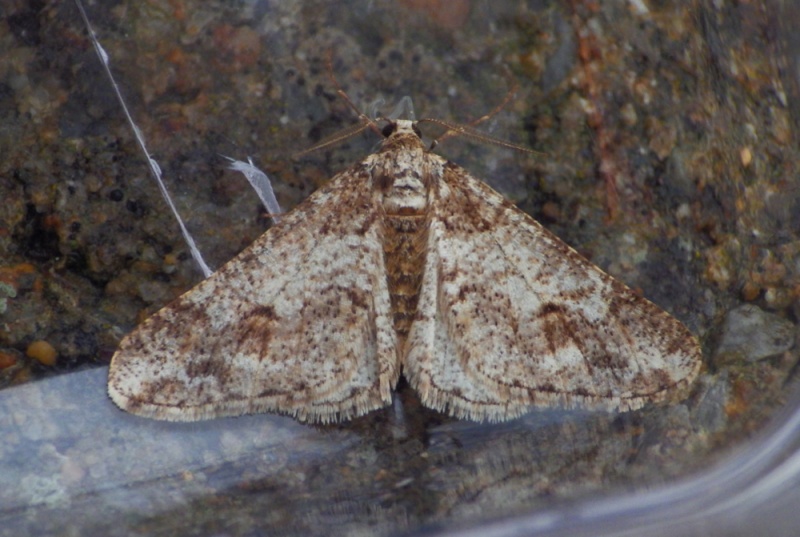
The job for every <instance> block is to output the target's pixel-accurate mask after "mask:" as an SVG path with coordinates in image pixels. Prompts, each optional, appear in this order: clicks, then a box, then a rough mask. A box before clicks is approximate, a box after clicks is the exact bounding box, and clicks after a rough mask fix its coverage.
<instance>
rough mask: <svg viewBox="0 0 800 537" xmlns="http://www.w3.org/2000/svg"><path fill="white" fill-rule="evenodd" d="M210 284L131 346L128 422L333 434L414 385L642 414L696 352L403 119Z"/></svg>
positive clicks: (480, 412)
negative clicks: (297, 426)
mask: <svg viewBox="0 0 800 537" xmlns="http://www.w3.org/2000/svg"><path fill="white" fill-rule="evenodd" d="M384 134H385V136H386V137H387V138H386V140H385V141H384V142H383V145H382V146H381V148H380V149H379V151H377V152H376V153H375V154H373V155H370V156H369V157H367V158H366V159H364V160H363V161H362V162H361V163H359V164H358V165H356V166H354V167H353V168H351V169H349V170H347V171H345V172H343V173H341V174H339V175H337V176H336V177H334V178H333V179H332V180H331V181H330V183H329V184H328V185H327V186H325V187H323V188H322V189H320V190H319V191H317V192H315V193H314V194H312V195H311V196H310V197H309V199H308V200H306V201H305V202H304V203H302V204H301V205H300V206H299V207H298V208H297V209H295V210H294V211H292V212H291V213H289V214H288V215H287V216H286V217H285V218H284V219H283V220H282V221H281V222H280V224H278V225H276V226H275V227H273V228H272V229H270V230H269V231H267V232H266V233H265V234H264V235H263V236H262V237H261V238H259V239H258V240H257V241H256V242H255V243H254V244H253V245H252V246H250V247H249V248H248V249H246V250H245V251H244V252H242V253H241V254H239V255H238V256H237V257H235V258H234V259H233V260H232V261H230V262H228V263H227V264H226V265H225V266H223V267H222V268H221V269H220V270H219V271H218V272H216V273H214V274H213V275H212V276H211V277H210V278H208V279H207V280H206V281H204V282H202V283H201V284H199V285H198V286H197V287H195V288H194V289H192V290H191V291H189V292H188V293H186V294H184V295H183V296H182V297H180V298H179V299H178V300H176V301H175V302H173V303H172V304H170V305H168V306H167V307H165V308H164V309H162V310H161V311H159V312H158V313H156V314H155V315H154V316H153V317H151V318H150V319H148V320H147V321H145V323H143V324H142V325H141V326H139V327H138V328H137V329H136V330H135V331H134V332H132V333H131V334H129V335H128V336H127V337H126V338H124V339H123V341H122V343H121V344H120V347H119V350H118V351H117V353H116V354H115V355H114V357H113V358H112V362H111V367H110V369H109V381H108V391H109V394H110V396H111V398H112V399H113V400H114V402H115V403H116V404H117V405H118V406H120V407H121V408H123V409H125V410H128V411H130V412H133V413H135V414H139V415H143V416H147V417H153V418H158V419H167V420H180V421H191V420H198V419H205V418H212V417H219V416H229V415H239V414H246V413H255V412H270V411H274V412H279V413H284V414H289V415H291V416H294V417H296V418H298V419H299V420H301V421H311V422H323V423H326V422H335V421H341V420H345V419H348V418H352V417H355V416H360V415H363V414H365V413H367V412H369V411H371V410H374V409H377V408H380V407H383V406H386V405H387V404H389V402H390V401H391V390H392V389H393V388H394V386H395V385H396V383H397V381H398V379H399V376H400V374H401V372H402V374H403V375H404V376H405V377H406V378H407V379H408V381H409V383H410V385H411V386H412V387H413V388H414V389H416V390H417V392H418V393H419V395H420V398H421V400H422V402H423V404H425V405H426V406H428V407H430V408H434V409H437V410H440V411H443V412H446V413H448V414H450V415H453V416H456V417H460V418H468V419H474V420H488V421H500V420H506V419H511V418H514V417H516V416H519V415H520V414H522V413H524V412H526V411H528V410H529V409H531V408H533V407H542V406H561V407H582V408H589V409H602V410H621V411H625V410H631V409H636V408H639V407H641V406H642V405H644V404H645V403H648V402H662V401H665V400H669V399H674V398H677V397H679V396H681V395H682V394H683V393H684V392H685V388H686V387H687V386H689V384H690V383H691V382H692V381H693V380H694V378H695V377H696V376H697V374H698V372H699V370H700V367H701V363H702V356H701V353H700V348H699V345H698V343H697V340H696V339H695V338H694V337H693V336H692V334H691V333H690V332H689V331H688V330H687V329H686V328H685V327H684V326H683V325H682V324H681V323H680V322H679V321H677V320H676V319H674V318H673V317H671V316H670V315H668V314H667V313H665V312H663V311H662V310H660V309H659V308H658V307H656V306H655V305H653V304H652V303H650V302H648V301H647V300H646V299H644V298H642V297H640V296H639V295H637V294H635V293H634V292H633V291H631V290H630V289H629V288H627V287H626V286H625V285H623V284H621V283H619V282H618V281H616V280H614V279H613V278H612V277H610V276H609V275H607V274H605V273H604V272H603V271H601V270H600V269H599V268H597V267H595V266H594V265H592V264H591V263H589V262H588V261H586V260H585V259H584V258H583V257H581V256H580V255H579V254H578V253H577V252H575V251H574V250H573V249H572V248H570V247H569V246H567V245H566V244H564V243H563V242H561V241H560V240H559V239H558V238H556V237H555V236H554V235H553V234H551V233H550V232H548V231H547V230H546V229H544V228H543V227H542V226H541V225H540V224H538V223H537V222H536V221H534V220H533V219H532V218H530V217H529V216H528V215H526V214H525V213H523V212H522V211H520V210H519V209H517V208H516V207H515V206H514V205H513V204H512V203H511V202H509V201H507V200H505V199H504V198H503V197H502V196H501V195H500V194H498V193H497V192H495V191H494V190H492V189H491V188H489V187H488V186H487V185H486V184H484V183H482V182H481V181H479V180H477V179H475V178H473V177H472V176H470V175H469V174H468V173H467V172H466V171H465V170H463V169H462V168H460V167H458V166H456V165H455V164H452V163H450V162H448V161H447V160H445V159H443V158H442V157H440V156H438V155H435V154H433V153H431V152H429V151H427V150H426V149H425V147H424V145H423V143H422V141H421V139H420V137H419V132H418V130H417V129H416V125H415V124H414V123H413V122H411V121H404V120H397V121H395V122H392V123H390V125H389V126H387V129H384Z"/></svg>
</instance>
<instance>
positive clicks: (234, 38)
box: [213, 24, 261, 71]
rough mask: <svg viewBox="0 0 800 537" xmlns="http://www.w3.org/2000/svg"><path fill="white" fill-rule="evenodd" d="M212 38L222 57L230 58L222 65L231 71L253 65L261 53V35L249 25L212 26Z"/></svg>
mask: <svg viewBox="0 0 800 537" xmlns="http://www.w3.org/2000/svg"><path fill="white" fill-rule="evenodd" d="M213 38H214V43H215V44H216V45H217V47H218V49H219V50H220V51H221V52H222V58H225V59H226V60H230V61H229V62H225V64H224V65H227V66H228V67H229V68H230V69H232V70H233V71H237V70H239V69H241V68H242V67H249V66H252V65H255V63H256V62H257V61H258V58H259V56H260V55H261V37H260V36H259V35H258V32H256V31H255V30H253V29H252V28H250V27H249V26H240V27H238V28H236V27H234V26H231V25H230V24H221V25H219V26H217V27H216V28H214V31H213ZM224 65H221V66H224Z"/></svg>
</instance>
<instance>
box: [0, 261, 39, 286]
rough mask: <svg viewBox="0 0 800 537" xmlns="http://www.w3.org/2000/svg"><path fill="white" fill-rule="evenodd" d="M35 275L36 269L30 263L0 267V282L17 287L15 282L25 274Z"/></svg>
mask: <svg viewBox="0 0 800 537" xmlns="http://www.w3.org/2000/svg"><path fill="white" fill-rule="evenodd" d="M34 273H36V267H34V266H33V265H31V264H30V263H19V264H18V265H11V266H7V267H0V282H3V283H7V284H8V285H10V286H12V287H17V280H18V279H19V277H20V276H23V275H25V274H34Z"/></svg>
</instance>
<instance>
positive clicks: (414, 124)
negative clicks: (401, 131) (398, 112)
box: [411, 123, 422, 140]
mask: <svg viewBox="0 0 800 537" xmlns="http://www.w3.org/2000/svg"><path fill="white" fill-rule="evenodd" d="M411 128H412V129H414V134H416V135H417V137H418V138H419V139H420V140H421V139H422V131H421V130H419V127H417V124H416V123H413V124H412V125H411Z"/></svg>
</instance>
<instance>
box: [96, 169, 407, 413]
mask: <svg viewBox="0 0 800 537" xmlns="http://www.w3.org/2000/svg"><path fill="white" fill-rule="evenodd" d="M368 180H369V177H368V175H367V173H366V172H365V171H364V170H363V167H360V168H359V167H356V168H353V169H351V170H348V171H347V172H346V173H342V174H340V175H339V176H337V177H335V178H333V179H332V180H331V181H330V182H329V184H328V185H327V186H325V187H323V188H322V189H320V190H318V191H317V192H315V193H314V194H312V196H310V197H309V199H307V200H306V201H305V202H304V203H303V204H302V205H301V206H299V207H298V208H297V209H295V210H294V211H292V212H291V213H289V214H288V215H286V216H285V217H284V218H283V219H282V221H281V223H280V224H279V225H277V226H275V227H273V228H272V229H270V230H269V231H268V232H267V233H265V234H264V235H262V236H261V237H260V238H259V239H258V240H257V241H256V242H255V243H253V244H252V245H251V246H250V247H248V248H247V249H246V250H245V251H243V252H242V253H241V254H239V255H238V256H237V257H235V258H234V259H233V260H231V261H229V262H228V263H227V264H226V265H224V266H223V267H222V268H221V269H219V270H218V271H217V272H215V273H214V274H212V275H211V277H209V278H208V279H206V280H205V281H203V282H201V283H200V284H199V285H197V286H196V287H195V288H193V289H192V290H191V291H189V292H187V293H186V294H184V295H183V296H181V297H180V298H178V299H177V300H176V301H175V302H173V303H172V304H170V305H169V306H167V307H165V308H163V309H162V310H160V311H159V312H157V313H156V314H155V315H154V316H152V317H150V318H149V319H148V320H147V321H145V322H144V323H143V324H142V325H140V326H139V327H137V329H136V330H135V331H134V332H132V333H131V334H129V335H128V336H127V337H125V338H124V339H123V341H122V343H121V344H120V346H119V349H118V350H117V352H116V354H115V355H114V357H113V358H112V362H111V367H110V369H109V379H108V391H109V395H110V396H111V398H112V400H113V401H114V402H115V403H116V404H117V405H118V406H120V407H121V408H123V409H125V410H127V411H129V412H132V413H134V414H139V415H142V416H146V417H151V418H157V419H165V420H175V421H193V420H200V419H206V418H213V417H220V416H232V415H241V414H248V413H257V412H269V411H277V412H282V413H287V414H290V415H292V416H295V417H297V418H298V419H300V420H302V421H318V422H329V421H339V420H344V419H348V418H351V417H353V416H356V415H361V414H364V413H366V412H368V411H370V410H373V409H376V408H380V407H382V406H385V405H386V404H388V403H389V402H391V389H392V388H393V387H394V386H395V384H396V383H397V380H398V376H399V374H400V370H399V363H398V359H397V353H396V350H395V349H396V342H395V336H394V332H393V330H392V321H391V311H390V304H389V294H388V290H387V284H386V278H385V271H384V269H383V258H382V256H383V250H382V247H381V226H380V221H379V220H378V219H377V218H376V217H377V215H378V208H377V207H376V206H375V199H374V193H373V192H372V191H371V190H370V189H369V187H368Z"/></svg>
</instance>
